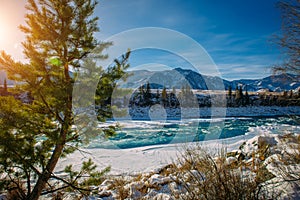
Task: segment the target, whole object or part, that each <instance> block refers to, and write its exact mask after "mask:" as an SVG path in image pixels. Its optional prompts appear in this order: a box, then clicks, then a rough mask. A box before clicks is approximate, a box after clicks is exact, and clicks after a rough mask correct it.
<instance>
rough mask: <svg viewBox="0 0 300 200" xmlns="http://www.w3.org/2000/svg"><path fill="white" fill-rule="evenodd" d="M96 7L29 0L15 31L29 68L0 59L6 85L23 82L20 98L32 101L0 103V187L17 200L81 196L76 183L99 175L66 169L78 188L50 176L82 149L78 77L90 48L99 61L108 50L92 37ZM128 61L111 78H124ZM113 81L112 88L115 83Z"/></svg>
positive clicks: (88, 1)
mask: <svg viewBox="0 0 300 200" xmlns="http://www.w3.org/2000/svg"><path fill="white" fill-rule="evenodd" d="M96 5H97V2H96V1H94V0H28V2H27V5H26V9H27V11H28V13H27V15H26V16H25V18H26V25H25V26H20V29H21V31H23V32H24V33H25V35H26V39H25V41H24V42H23V43H22V45H23V48H24V52H23V53H24V56H25V58H26V59H27V61H26V62H25V63H21V62H16V61H14V60H13V59H12V57H11V56H10V55H8V54H6V53H5V52H1V55H0V66H2V67H3V69H4V70H5V71H6V72H7V74H8V78H9V79H10V80H14V81H18V82H20V83H22V84H20V85H18V88H17V89H18V92H28V93H29V94H30V95H31V97H32V99H33V102H32V103H30V104H24V103H22V102H21V101H20V100H16V99H15V98H13V97H1V98H0V108H1V109H0V127H1V128H0V152H1V154H0V174H1V177H2V179H1V181H0V186H1V187H2V188H3V189H5V190H7V191H14V194H15V195H16V197H14V198H16V199H30V200H34V199H38V198H39V197H40V196H41V195H43V194H47V193H51V192H54V191H59V190H60V189H66V188H68V189H72V190H76V191H80V192H81V193H84V194H86V193H87V192H89V187H88V186H87V185H86V184H79V183H77V182H78V181H79V180H80V178H82V176H85V177H86V176H88V175H91V176H92V175H94V176H95V174H96V175H97V176H98V175H100V174H102V173H96V172H95V169H96V168H95V167H92V166H94V165H93V164H92V163H89V165H88V167H87V166H85V167H83V171H81V172H78V173H72V172H71V170H70V169H72V168H71V167H70V166H69V168H68V169H69V171H68V172H70V174H76V177H72V178H74V179H75V180H76V181H75V182H74V179H70V180H71V181H68V180H63V179H62V178H61V177H57V176H55V174H54V173H53V172H54V169H55V167H56V165H57V163H58V160H59V158H61V157H62V156H65V155H66V154H68V153H71V152H73V151H74V150H76V149H77V147H78V145H79V144H80V142H81V135H80V133H79V132H77V131H74V130H73V129H72V125H73V122H74V113H73V110H72V107H73V104H72V98H73V97H72V90H73V87H74V82H75V79H76V72H78V70H80V67H81V66H82V65H83V64H84V58H86V57H87V56H88V55H89V54H90V53H91V52H92V51H93V54H95V51H94V49H98V52H99V54H98V56H97V58H98V59H104V58H106V56H105V55H103V54H102V53H101V51H102V50H103V49H104V48H107V47H108V46H109V45H110V43H99V42H98V41H97V40H96V39H95V37H94V33H95V32H97V31H98V27H97V20H98V18H97V17H94V16H93V13H94V10H95V7H96ZM128 56H129V54H127V58H124V59H125V60H122V61H118V62H117V63H121V65H118V66H116V67H112V68H110V70H111V72H113V73H121V74H123V72H124V69H125V67H128V65H127V63H126V62H127V59H128ZM102 71H103V73H105V72H104V70H102ZM110 77H111V78H112V79H111V80H109V82H110V83H113V82H114V78H117V77H119V76H110ZM83 95H84V94H83ZM105 95H109V94H107V93H105ZM102 98H104V97H102ZM89 166H90V168H89ZM92 178H94V179H95V177H92ZM96 179H99V177H96ZM54 180H55V181H59V182H60V184H57V183H55V182H54ZM87 182H89V181H87V180H86V182H85V183H87ZM75 183H76V184H75Z"/></svg>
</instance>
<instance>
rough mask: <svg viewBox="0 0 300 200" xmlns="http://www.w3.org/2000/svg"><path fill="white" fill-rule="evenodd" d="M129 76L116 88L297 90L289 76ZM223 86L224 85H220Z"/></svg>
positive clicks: (186, 72) (0, 78) (0, 75)
mask: <svg viewBox="0 0 300 200" xmlns="http://www.w3.org/2000/svg"><path fill="white" fill-rule="evenodd" d="M129 74H130V76H129V77H128V78H127V80H126V81H125V82H124V81H119V83H118V84H119V86H120V87H122V88H138V87H140V86H141V85H145V84H147V82H149V83H150V86H151V88H152V89H157V88H159V89H162V88H163V87H164V86H165V87H166V88H169V89H172V88H173V87H174V88H176V89H181V88H182V87H186V85H189V86H190V87H191V88H193V89H198V90H207V89H213V90H218V89H222V88H224V87H225V89H226V90H227V89H228V88H229V86H231V87H232V89H233V90H234V89H235V88H236V86H242V87H243V90H245V89H246V88H247V90H248V91H258V90H261V89H267V90H269V91H273V92H282V91H288V90H297V89H299V88H300V81H299V80H300V76H299V75H293V74H280V75H271V76H268V77H265V78H262V79H240V80H233V81H228V80H225V79H222V78H220V77H217V76H207V75H202V74H199V73H197V72H195V71H193V70H190V69H182V68H175V69H170V70H164V71H148V70H136V71H130V72H129ZM5 77H6V75H5V73H4V72H3V71H0V85H2V84H3V82H4V79H5ZM7 83H8V85H13V84H14V82H13V81H10V80H8V81H7ZM223 84H224V85H223Z"/></svg>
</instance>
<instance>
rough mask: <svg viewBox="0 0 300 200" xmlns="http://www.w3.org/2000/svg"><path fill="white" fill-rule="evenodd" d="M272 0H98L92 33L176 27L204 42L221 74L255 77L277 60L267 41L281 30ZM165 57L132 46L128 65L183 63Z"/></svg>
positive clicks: (103, 36)
mask: <svg viewBox="0 0 300 200" xmlns="http://www.w3.org/2000/svg"><path fill="white" fill-rule="evenodd" d="M276 2H277V1H275V0H264V1H261V0H243V1H241V0H228V1H224V0H190V1H184V0H172V1H170V0H169V1H162V0H135V1H133V0H127V1H121V0H110V1H106V0H102V1H100V4H99V6H98V8H97V11H96V14H97V16H99V17H100V21H99V25H100V29H101V32H100V33H99V34H97V37H99V38H101V39H104V38H107V37H109V36H111V35H113V34H117V33H119V32H122V31H126V30H128V29H133V28H142V27H162V28H168V29H172V30H176V31H179V32H180V33H183V34H185V35H187V36H189V37H191V38H192V39H194V40H195V41H196V42H198V43H199V44H200V45H202V46H203V48H204V49H205V50H206V51H207V53H208V54H209V55H210V56H211V58H212V59H213V61H214V62H215V64H216V65H217V67H218V70H219V71H220V74H221V76H222V77H223V78H226V79H230V80H232V79H239V78H260V77H264V76H267V75H269V74H270V73H271V71H270V66H272V65H273V64H277V63H279V62H280V54H279V53H280V52H279V49H277V48H276V46H274V45H272V43H271V42H270V39H271V38H272V35H273V34H274V33H278V32H279V31H280V23H281V19H280V11H279V10H278V9H277V8H276V6H275V4H276ZM141 37H142V36H141ZM129 48H130V46H129ZM163 54H164V53H163ZM167 60H168V59H166V55H163V56H161V55H160V53H159V52H157V51H152V52H151V51H149V50H148V51H144V52H142V51H139V52H133V54H132V58H131V64H132V67H134V66H135V65H142V64H143V63H148V62H155V63H163V64H164V65H169V66H171V67H180V66H182V63H180V62H179V61H178V62H177V61H176V60H173V61H171V60H169V63H168V61H167ZM183 65H184V64H183Z"/></svg>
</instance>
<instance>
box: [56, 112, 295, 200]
mask: <svg viewBox="0 0 300 200" xmlns="http://www.w3.org/2000/svg"><path fill="white" fill-rule="evenodd" d="M202 112H204V111H203V110H202ZM209 112H210V111H207V113H209ZM221 112H223V111H221ZM226 113H227V114H226V116H227V117H232V116H245V117H246V116H262V115H264V116H278V115H298V116H299V115H300V108H299V107H244V108H242V109H241V108H229V109H227V110H226ZM295 127H296V129H290V127H289V126H286V127H284V126H282V127H281V129H280V130H282V131H281V132H282V133H279V134H274V133H275V132H274V130H275V129H276V133H278V128H274V129H273V128H272V126H268V127H263V126H262V127H252V128H249V132H248V133H247V134H245V135H241V136H236V137H232V138H226V139H218V140H208V141H203V142H197V143H196V142H192V143H181V144H166V145H155V146H145V147H138V148H129V149H100V148H93V149H82V151H77V152H75V153H73V154H70V155H68V156H67V157H66V158H63V159H61V160H60V161H59V163H58V166H57V168H56V173H57V174H60V173H62V171H63V169H64V167H65V166H67V165H70V164H72V165H73V167H74V168H75V169H79V168H80V166H81V163H82V162H83V161H87V160H88V159H89V158H92V160H93V161H94V162H95V163H96V164H97V166H98V168H99V170H101V169H104V168H105V167H108V166H111V172H110V173H109V174H110V175H113V177H116V176H120V175H121V176H125V177H135V176H136V175H137V174H140V173H141V174H142V175H141V180H144V182H143V181H142V182H141V181H139V182H134V181H133V182H131V183H127V185H126V186H124V187H127V189H128V191H130V194H131V195H132V196H133V197H134V198H133V199H138V198H140V197H141V196H140V195H141V193H139V189H138V188H142V187H145V186H146V185H147V184H148V186H149V185H150V186H151V184H152V185H154V186H155V187H154V186H153V188H154V189H153V188H152V189H148V192H147V194H146V195H148V196H146V199H154V197H155V198H156V199H171V198H170V187H172V184H173V183H172V181H171V179H170V177H164V176H161V174H159V172H160V170H161V169H162V168H164V167H165V166H167V165H169V164H171V163H173V162H174V161H176V160H177V159H178V157H179V156H180V155H181V154H182V152H183V149H186V148H187V147H193V146H195V145H198V144H200V145H201V146H202V148H203V149H206V150H207V151H208V152H219V151H220V149H225V150H226V152H237V151H241V147H243V148H242V151H244V153H245V154H249V155H252V152H253V151H255V150H257V146H259V144H260V143H261V144H262V143H264V142H266V143H267V144H268V145H270V146H273V145H276V146H278V147H276V148H274V150H273V152H272V153H274V155H272V156H270V157H268V158H267V159H266V160H265V161H264V164H265V165H266V168H267V170H268V171H269V172H270V173H272V174H273V175H274V176H275V177H274V178H272V179H271V180H269V181H268V182H266V183H265V184H266V186H265V188H268V187H269V188H270V190H274V191H273V192H274V193H279V194H280V199H288V198H289V197H292V199H297V198H300V196H297V195H300V194H299V193H298V192H297V191H298V189H300V188H298V189H297V188H296V189H295V188H294V187H293V186H291V184H288V183H285V182H284V183H283V182H282V180H283V179H282V174H281V172H280V171H278V168H276V166H274V161H276V162H277V161H279V157H280V154H282V155H283V154H284V152H295V151H294V149H292V148H291V146H289V145H288V141H286V140H285V139H284V138H283V137H282V135H283V134H289V133H291V134H300V132H297V131H299V130H300V129H299V126H298V125H295ZM291 130H292V131H291ZM295 130H296V133H295ZM250 157H251V156H250ZM235 160H237V158H235V157H230V158H228V160H227V161H228V162H233V161H235ZM245 162H248V163H253V162H254V161H253V160H251V158H249V156H248V160H245ZM255 162H256V161H255ZM261 162H262V161H261ZM276 162H275V163H276ZM292 167H293V172H295V173H298V172H299V169H300V166H299V165H297V166H292ZM109 184H111V182H110V180H109V179H108V180H107V181H105V182H104V183H103V184H102V185H100V186H98V188H99V189H98V191H99V194H100V196H101V195H102V196H103V198H100V199H115V197H114V195H116V193H115V190H112V189H110V190H109V189H107V188H108V185H109ZM157 184H158V185H159V186H160V188H161V189H160V190H156V189H155V188H156V186H157ZM275 186H276V187H275ZM151 187H152V186H151ZM151 195H152V196H151ZM291 195H294V196H291ZM295 195H296V196H295Z"/></svg>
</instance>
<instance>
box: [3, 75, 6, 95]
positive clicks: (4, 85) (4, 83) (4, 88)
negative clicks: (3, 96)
mask: <svg viewBox="0 0 300 200" xmlns="http://www.w3.org/2000/svg"><path fill="white" fill-rule="evenodd" d="M3 91H4V93H7V81H6V78H5V79H4V82H3Z"/></svg>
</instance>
